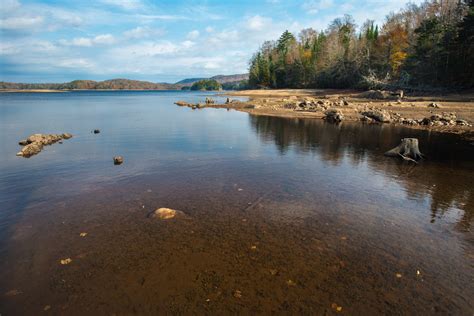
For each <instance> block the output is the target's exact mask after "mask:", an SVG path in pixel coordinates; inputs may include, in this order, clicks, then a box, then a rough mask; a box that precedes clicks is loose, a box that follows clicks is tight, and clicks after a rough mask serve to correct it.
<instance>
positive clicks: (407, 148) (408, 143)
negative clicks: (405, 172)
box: [385, 138, 423, 162]
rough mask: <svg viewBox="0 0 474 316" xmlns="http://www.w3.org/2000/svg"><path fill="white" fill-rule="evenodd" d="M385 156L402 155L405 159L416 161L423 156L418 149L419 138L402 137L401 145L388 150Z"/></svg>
mask: <svg viewBox="0 0 474 316" xmlns="http://www.w3.org/2000/svg"><path fill="white" fill-rule="evenodd" d="M385 156H389V157H401V158H403V159H404V160H409V161H414V162H416V161H417V160H420V159H421V158H423V154H422V153H421V152H420V149H418V139H417V138H402V140H401V143H400V145H398V146H397V147H395V148H393V149H391V150H389V151H387V152H386V153H385Z"/></svg>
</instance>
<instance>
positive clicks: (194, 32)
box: [186, 30, 199, 40]
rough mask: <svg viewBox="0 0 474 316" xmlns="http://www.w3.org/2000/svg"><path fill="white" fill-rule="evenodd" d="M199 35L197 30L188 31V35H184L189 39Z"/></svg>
mask: <svg viewBox="0 0 474 316" xmlns="http://www.w3.org/2000/svg"><path fill="white" fill-rule="evenodd" d="M198 37H199V31H198V30H192V31H191V32H189V33H188V35H187V36H186V38H188V39H190V40H194V39H196V38H198Z"/></svg>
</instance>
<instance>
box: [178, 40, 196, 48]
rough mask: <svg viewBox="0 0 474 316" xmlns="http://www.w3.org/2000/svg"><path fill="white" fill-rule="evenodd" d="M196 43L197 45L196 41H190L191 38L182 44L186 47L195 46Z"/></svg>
mask: <svg viewBox="0 0 474 316" xmlns="http://www.w3.org/2000/svg"><path fill="white" fill-rule="evenodd" d="M194 45H196V43H195V42H193V41H189V40H188V41H184V42H182V43H181V46H182V47H184V48H191V47H193V46H194Z"/></svg>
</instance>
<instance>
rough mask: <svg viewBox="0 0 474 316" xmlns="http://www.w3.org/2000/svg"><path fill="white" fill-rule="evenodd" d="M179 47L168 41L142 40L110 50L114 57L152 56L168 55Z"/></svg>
mask: <svg viewBox="0 0 474 316" xmlns="http://www.w3.org/2000/svg"><path fill="white" fill-rule="evenodd" d="M178 50H179V47H178V46H177V45H176V44H173V43H171V42H169V41H160V42H151V41H149V42H143V43H139V44H134V45H128V46H121V47H117V48H114V49H112V50H111V51H110V53H111V56H114V57H116V58H124V57H127V58H133V59H135V58H137V57H153V56H158V55H169V54H174V53H176V52H178Z"/></svg>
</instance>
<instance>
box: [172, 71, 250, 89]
mask: <svg viewBox="0 0 474 316" xmlns="http://www.w3.org/2000/svg"><path fill="white" fill-rule="evenodd" d="M204 79H209V80H215V81H217V82H219V83H220V84H223V83H234V82H240V81H242V80H248V79H249V74H238V75H218V76H214V77H210V78H188V79H183V80H181V81H178V82H176V84H177V85H182V86H184V87H187V86H192V85H193V83H195V82H198V81H200V80H204Z"/></svg>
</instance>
